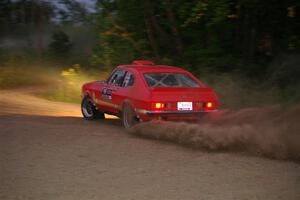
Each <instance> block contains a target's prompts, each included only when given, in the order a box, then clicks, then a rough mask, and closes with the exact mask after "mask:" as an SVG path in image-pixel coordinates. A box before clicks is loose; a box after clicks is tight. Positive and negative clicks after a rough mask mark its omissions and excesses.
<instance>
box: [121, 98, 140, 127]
mask: <svg viewBox="0 0 300 200" xmlns="http://www.w3.org/2000/svg"><path fill="white" fill-rule="evenodd" d="M121 118H122V125H123V127H124V128H130V127H132V126H134V125H136V124H137V123H139V120H138V118H137V117H136V114H135V112H134V110H133V108H132V107H131V106H130V105H129V104H128V103H125V104H124V106H123V109H122V116H121Z"/></svg>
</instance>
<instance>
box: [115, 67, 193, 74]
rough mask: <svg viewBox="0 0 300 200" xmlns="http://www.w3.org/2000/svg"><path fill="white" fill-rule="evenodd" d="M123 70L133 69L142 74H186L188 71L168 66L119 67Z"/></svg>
mask: <svg viewBox="0 0 300 200" xmlns="http://www.w3.org/2000/svg"><path fill="white" fill-rule="evenodd" d="M118 68H121V69H125V70H126V69H131V70H134V71H138V72H141V73H150V72H178V73H186V72H187V71H185V70H183V69H180V68H178V67H173V66H167V65H121V66H118Z"/></svg>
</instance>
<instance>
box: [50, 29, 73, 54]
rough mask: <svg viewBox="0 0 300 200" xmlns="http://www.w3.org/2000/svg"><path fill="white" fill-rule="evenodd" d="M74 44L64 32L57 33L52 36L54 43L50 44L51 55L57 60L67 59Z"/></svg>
mask: <svg viewBox="0 0 300 200" xmlns="http://www.w3.org/2000/svg"><path fill="white" fill-rule="evenodd" d="M71 47H72V44H71V42H70V40H69V37H68V35H67V34H66V33H65V32H63V31H56V32H54V33H53V34H52V41H51V43H50V44H49V49H50V51H51V53H52V54H53V55H54V56H55V57H57V58H64V59H65V58H66V57H67V56H68V55H69V53H70V50H71Z"/></svg>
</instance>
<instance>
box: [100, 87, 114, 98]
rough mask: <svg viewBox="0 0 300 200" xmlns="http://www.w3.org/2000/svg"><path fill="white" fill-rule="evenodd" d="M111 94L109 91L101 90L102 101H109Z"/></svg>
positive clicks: (106, 89)
mask: <svg viewBox="0 0 300 200" xmlns="http://www.w3.org/2000/svg"><path fill="white" fill-rule="evenodd" d="M111 92H112V90H111V89H108V88H103V90H102V97H103V98H104V99H110V100H111V99H112V96H111Z"/></svg>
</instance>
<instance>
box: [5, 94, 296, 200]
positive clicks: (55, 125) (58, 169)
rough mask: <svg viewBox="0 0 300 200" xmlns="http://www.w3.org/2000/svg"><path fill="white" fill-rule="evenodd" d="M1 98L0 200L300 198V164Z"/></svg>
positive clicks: (28, 98) (62, 106) (18, 97)
mask: <svg viewBox="0 0 300 200" xmlns="http://www.w3.org/2000/svg"><path fill="white" fill-rule="evenodd" d="M35 91H36V89H35V88H31V89H26V90H24V89H20V90H11V91H0V199H1V200H6V199H9V200H10V199H16V200H44V199H45V200H48V199H49V200H94V199H95V200H96V199H97V200H99V199H104V200H106V199H108V200H120V199H122V200H127V199H130V200H146V199H147V200H148V199H149V200H150V199H151V200H154V199H155V200H156V199H158V200H160V199H161V200H169V199H170V200H177V199H178V200H190V199H191V200H194V199H195V200H196V199H197V200H199V199H205V200H210V199H211V200H218V199H222V200H224V199H238V200H243V199H255V200H257V199H263V200H268V199H284V200H287V199H289V200H299V199H300V165H299V163H295V162H289V161H279V160H270V159H264V158H258V157H253V156H248V155H243V154H236V153H229V152H221V153H220V152H219V153H211V152H203V151H199V150H192V149H188V148H184V147H181V146H178V145H176V144H172V143H167V142H160V141H154V140H147V139H143V138H139V137H135V136H132V135H130V134H128V133H126V132H125V131H124V129H123V128H122V127H121V126H120V123H119V120H115V119H109V120H105V121H103V120H102V121H101V120H100V121H93V122H90V121H84V120H83V119H82V118H81V117H80V115H81V114H80V111H79V110H80V109H79V106H78V105H74V104H66V103H58V102H50V101H47V100H43V99H39V98H37V97H34V96H33V95H31V93H33V92H35Z"/></svg>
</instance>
